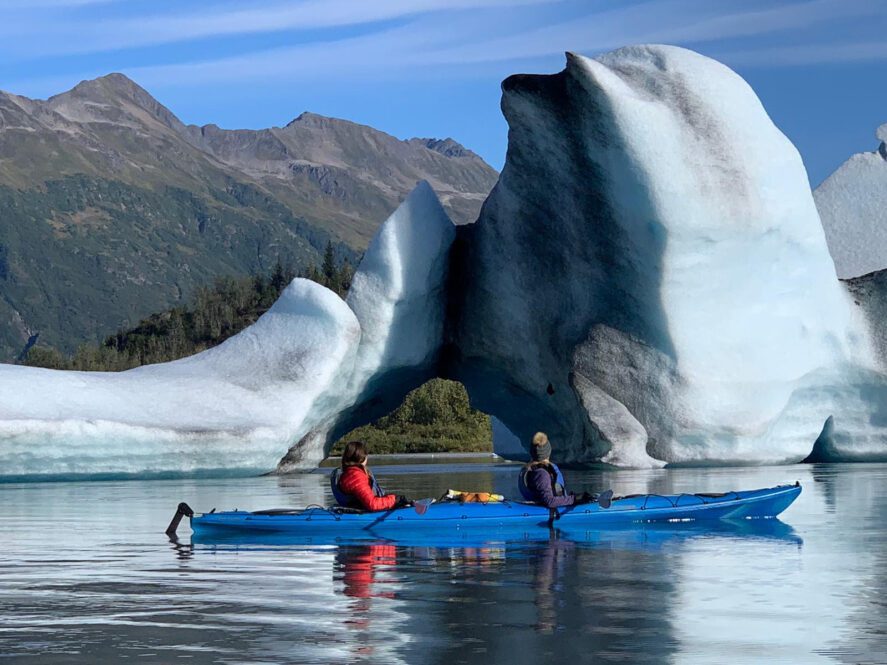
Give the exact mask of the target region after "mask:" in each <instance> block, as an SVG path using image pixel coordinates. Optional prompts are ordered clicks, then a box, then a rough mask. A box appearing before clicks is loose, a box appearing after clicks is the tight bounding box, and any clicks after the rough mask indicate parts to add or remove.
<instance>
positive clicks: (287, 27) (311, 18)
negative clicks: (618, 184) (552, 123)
mask: <svg viewBox="0 0 887 665" xmlns="http://www.w3.org/2000/svg"><path fill="white" fill-rule="evenodd" d="M158 1H161V2H162V0H158ZM884 3H885V0H717V1H716V2H715V1H712V0H298V1H288V2H283V1H282V0H256V1H254V2H250V3H236V4H232V3H231V2H228V1H227V0H207V1H206V2H202V3H200V4H199V5H198V9H195V8H194V7H195V5H194V4H193V3H192V4H186V5H184V6H185V7H186V9H181V6H182V5H181V4H178V3H176V4H172V5H169V6H171V7H173V10H171V11H168V12H166V13H158V11H159V10H158V9H156V7H157V5H155V4H153V3H150V4H149V3H141V2H137V3H134V4H131V3H129V2H126V3H122V2H119V1H116V2H115V1H114V0H29V5H28V6H30V7H33V8H34V9H33V12H37V13H39V15H40V17H42V18H41V20H40V21H37V20H33V16H31V14H29V10H26V9H24V8H23V7H24V6H25V3H24V0H6V2H4V0H0V12H2V10H3V9H4V8H6V7H14V8H16V9H15V10H14V11H9V12H6V14H7V18H10V17H11V18H10V20H3V18H4V16H3V14H2V13H0V73H2V71H3V64H2V62H3V61H5V62H6V63H7V64H6V67H7V68H8V69H10V70H11V68H12V67H14V66H15V65H14V64H9V63H17V62H18V63H28V62H29V61H39V62H41V63H46V62H50V63H52V62H53V59H55V61H57V62H58V63H60V65H61V66H63V68H64V69H66V70H67V71H71V69H72V67H75V66H78V65H76V64H71V63H78V62H82V63H84V64H82V65H79V67H80V69H79V70H78V71H77V72H76V75H78V76H80V77H81V78H82V77H88V76H92V75H99V74H103V73H106V72H107V71H109V70H112V69H113V70H123V71H125V72H126V73H128V74H130V75H132V76H134V77H135V78H137V79H138V80H140V81H143V82H145V83H146V84H149V85H154V86H162V85H175V84H189V85H202V84H212V83H214V82H218V81H228V82H232V81H250V80H261V79H274V80H279V81H281V82H284V81H285V82H298V81H309V80H317V79H320V78H329V77H336V78H337V79H340V80H347V79H349V78H352V79H360V80H382V79H385V78H390V77H394V76H398V77H400V76H407V75H408V76H411V77H419V78H422V77H424V78H428V77H437V76H450V77H470V76H478V75H480V74H483V73H487V74H490V73H495V74H497V75H498V74H499V73H501V72H502V71H506V72H507V71H508V70H509V69H513V68H515V67H518V66H521V67H523V66H524V65H526V66H528V67H532V66H533V65H534V63H535V64H537V65H542V66H543V67H550V65H551V60H552V58H553V57H555V58H559V57H560V54H562V53H563V51H565V50H571V51H578V52H581V53H587V54H591V55H593V54H596V53H599V52H602V51H606V50H610V49H613V48H616V47H618V46H622V45H625V44H633V43H650V42H658V43H672V44H682V45H686V46H690V47H696V48H700V49H701V50H703V51H706V52H708V53H711V54H713V55H716V56H717V57H719V58H720V59H721V60H723V61H725V62H726V63H727V64H733V65H745V66H783V65H796V64H807V63H821V62H849V61H856V60H873V59H882V58H887V55H885V48H887V47H885V45H884V44H885V40H883V39H882V38H881V35H882V34H884V29H885V28H887V24H885V17H884V14H885V12H884ZM50 6H57V7H66V8H67V11H65V12H58V14H59V16H56V13H55V12H53V11H51V10H49V9H47V7H50ZM40 7H42V8H43V9H40ZM103 8H104V9H103ZM29 17H30V19H29ZM72 17H73V18H72ZM879 21H880V23H879ZM835 24H843V25H847V24H850V25H854V26H856V28H857V32H858V33H863V34H864V37H865V38H862V39H859V41H858V42H855V43H847V44H843V43H841V44H833V43H832V41H831V40H832V38H831V36H830V33H831V27H832V26H833V25H835ZM879 25H880V29H879V28H878V26H879ZM866 31H868V32H866ZM266 34H267V35H269V37H268V38H267V39H265V38H264V37H263V38H261V39H254V38H249V36H250V35H266ZM272 35H273V37H272ZM259 44H274V45H275V46H274V47H273V48H269V47H267V46H265V47H264V48H258V45H259ZM209 54H212V55H209ZM108 62H113V63H114V64H113V65H110V66H109V65H108V64H105V63H108ZM17 71H25V72H26V71H28V70H27V68H26V67H21V66H20V67H18V69H17ZM52 75H53V76H54V77H56V78H57V76H58V72H56V71H53V72H52ZM73 76H74V75H73V74H72V77H73ZM33 78H34V77H33V76H31V80H33ZM31 89H33V87H32V88H31Z"/></svg>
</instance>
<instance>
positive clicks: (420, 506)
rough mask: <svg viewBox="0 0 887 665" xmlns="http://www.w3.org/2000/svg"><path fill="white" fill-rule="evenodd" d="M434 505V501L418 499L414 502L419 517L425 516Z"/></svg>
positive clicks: (414, 508)
mask: <svg viewBox="0 0 887 665" xmlns="http://www.w3.org/2000/svg"><path fill="white" fill-rule="evenodd" d="M432 503H434V499H417V500H416V501H413V510H415V511H416V514H417V515H424V514H425V513H426V512H427V511H428V506H430V505H431V504H432Z"/></svg>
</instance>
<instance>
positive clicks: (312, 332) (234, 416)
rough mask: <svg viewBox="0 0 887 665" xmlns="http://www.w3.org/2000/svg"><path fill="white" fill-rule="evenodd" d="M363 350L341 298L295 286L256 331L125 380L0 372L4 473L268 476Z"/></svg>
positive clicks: (128, 374) (301, 283) (11, 368)
mask: <svg viewBox="0 0 887 665" xmlns="http://www.w3.org/2000/svg"><path fill="white" fill-rule="evenodd" d="M359 342H360V324H359V323H358V321H357V317H355V315H354V313H353V312H352V311H351V310H350V309H349V308H348V306H347V305H346V304H345V303H344V302H343V301H342V300H341V299H340V298H339V297H338V296H337V295H336V294H335V293H333V292H332V291H329V290H328V289H326V288H324V287H323V286H320V285H319V284H315V283H314V282H311V281H309V280H305V279H296V280H294V281H293V282H292V284H290V285H289V286H288V287H287V288H286V289H285V290H284V292H283V293H282V294H281V296H280V298H279V299H278V300H277V302H275V303H274V305H273V306H272V307H271V308H270V309H269V310H268V311H267V312H266V313H265V314H264V315H263V316H262V317H261V318H260V319H259V320H258V321H256V323H254V324H253V325H252V326H250V327H249V328H247V329H246V330H244V331H242V332H241V333H240V334H238V335H235V336H234V337H231V338H230V339H228V340H226V341H225V342H223V343H222V344H220V345H219V346H217V347H214V348H212V349H209V350H207V351H204V352H202V353H199V354H196V355H194V356H191V357H189V358H184V359H182V360H177V361H174V362H169V363H161V364H156V365H146V366H143V367H138V368H135V369H131V370H128V371H125V372H72V371H60V370H50V369H40V368H34V367H23V366H16V365H0V394H2V395H3V399H2V400H0V475H4V476H26V475H57V476H65V475H73V474H90V475H94V474H134V475H146V474H152V473H170V472H182V473H199V472H201V471H212V470H220V469H224V470H229V471H230V470H237V471H240V472H259V471H267V470H268V469H270V468H274V465H275V464H276V463H277V461H278V460H279V459H280V457H281V455H282V454H283V453H284V452H285V451H286V443H285V442H287V441H291V440H292V438H293V437H294V436H296V435H297V434H298V432H299V431H300V430H301V429H303V428H306V427H310V426H312V424H313V423H314V422H315V420H316V418H317V417H318V413H321V412H322V411H323V407H324V404H325V403H327V402H329V400H330V388H331V386H336V385H339V384H341V383H342V382H344V381H347V380H348V377H349V376H350V374H351V372H352V370H353V366H354V359H355V356H356V353H357V347H358V344H359Z"/></svg>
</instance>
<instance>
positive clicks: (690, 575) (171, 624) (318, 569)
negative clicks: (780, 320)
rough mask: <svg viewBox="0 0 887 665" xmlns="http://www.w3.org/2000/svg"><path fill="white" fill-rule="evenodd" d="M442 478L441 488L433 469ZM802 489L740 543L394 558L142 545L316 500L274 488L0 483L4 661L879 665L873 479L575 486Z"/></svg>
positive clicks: (488, 543)
mask: <svg viewBox="0 0 887 665" xmlns="http://www.w3.org/2000/svg"><path fill="white" fill-rule="evenodd" d="M436 470H437V471H438V472H443V471H444V469H441V468H438V469H436ZM378 471H379V472H380V476H381V477H382V479H383V481H384V482H385V484H386V485H387V486H388V487H389V489H391V490H392V491H397V492H406V493H408V494H410V495H412V496H425V495H428V496H435V495H437V494H439V493H441V492H442V491H443V490H445V489H447V488H448V487H455V488H458V489H477V490H487V491H490V490H492V491H499V492H505V493H509V494H510V493H513V490H512V483H513V474H514V469H513V468H508V469H498V468H495V467H492V466H488V465H481V466H478V467H474V468H461V467H460V468H458V471H459V472H458V473H456V474H453V473H451V474H448V475H443V474H442V473H441V475H439V476H438V475H431V474H427V473H420V471H421V469H418V468H416V467H401V468H398V469H394V470H391V472H388V471H387V470H384V469H378ZM795 479H799V480H801V482H802V484H804V486H805V492H804V494H802V496H801V498H800V499H799V501H798V502H797V503H796V505H795V506H793V507H792V508H791V509H790V510H789V511H788V512H787V513H786V514H785V516H784V521H785V523H781V522H778V521H768V522H759V523H750V524H749V523H747V524H744V525H740V526H735V525H729V524H720V525H717V526H705V527H701V526H699V525H685V524H679V525H675V526H672V527H649V526H648V527H646V528H628V529H619V530H609V531H589V532H585V531H580V532H576V533H564V532H560V531H558V530H555V531H552V532H548V531H545V530H543V529H538V530H535V531H532V532H518V533H505V534H503V533H480V534H477V533H475V534H471V533H450V534H447V533H436V534H432V535H431V536H430V537H422V538H420V539H414V540H412V541H409V540H408V541H407V542H404V543H391V542H387V541H384V540H381V539H377V538H375V537H374V536H373V535H372V534H369V535H368V536H367V539H365V540H362V541H354V540H351V541H338V542H335V541H319V540H314V541H311V540H292V539H289V540H288V539H285V538H283V539H281V538H277V539H273V538H272V539H270V540H267V539H266V540H260V541H254V542H213V543H200V542H195V543H192V542H191V539H190V537H189V536H188V530H187V528H185V529H183V537H182V539H181V542H179V543H173V544H170V543H168V542H166V540H165V539H164V537H163V536H162V535H161V533H160V532H162V530H163V528H164V527H165V525H166V522H167V521H168V519H169V517H170V514H171V512H172V511H173V510H174V508H175V505H176V503H177V502H178V501H179V500H186V501H188V502H189V503H191V504H192V505H193V506H195V507H197V508H198V509H205V510H208V509H209V508H212V507H218V508H219V509H227V508H234V507H239V508H243V509H251V508H260V507H261V508H267V507H278V506H288V505H289V506H293V505H305V504H307V503H322V502H328V501H329V500H330V499H329V496H328V489H327V487H326V479H325V477H323V476H321V475H308V476H300V477H296V478H289V479H275V478H257V479H240V480H230V479H229V480H217V481H213V480H201V481H182V480H179V481H153V482H119V483H115V482H110V483H61V484H40V485H36V484H35V485H0V501H2V505H3V506H4V511H5V513H6V516H7V525H6V527H7V528H6V536H7V540H6V546H5V548H4V549H3V550H2V551H0V607H2V612H0V654H2V655H4V656H6V657H8V658H9V660H10V661H12V662H35V663H36V662H39V663H54V662H95V661H99V660H106V661H109V662H116V661H118V660H120V659H122V658H125V657H133V658H134V657H139V660H140V661H141V662H163V663H169V662H176V661H179V660H182V661H185V662H197V663H203V662H244V661H250V662H256V661H259V662H294V663H307V662H316V663H346V662H373V663H376V662H409V663H451V662H452V663H489V662H509V661H512V662H514V663H518V662H532V661H538V662H549V661H551V660H552V659H555V658H557V659H562V658H568V659H573V660H578V661H579V662H591V661H596V660H602V661H607V660H615V661H623V662H632V663H661V662H700V663H710V662H722V661H724V660H725V659H726V660H728V661H731V662H760V661H767V662H787V663H788V662H793V663H794V662H804V663H810V662H818V661H821V662H836V661H837V662H848V663H850V662H883V661H884V656H883V654H884V653H885V643H884V635H885V630H887V619H885V612H884V609H885V608H884V592H885V591H887V559H885V545H887V529H885V526H884V525H885V522H887V483H885V480H887V465H865V466H863V465H859V466H816V467H805V466H798V467H775V468H764V469H718V470H699V469H686V470H672V471H668V470H666V471H655V472H609V473H607V472H593V473H592V472H586V473H571V474H568V482H571V483H573V484H574V485H579V484H582V485H587V486H588V487H589V488H591V489H600V488H602V487H608V486H611V487H613V488H614V489H615V490H616V491H617V492H618V493H622V494H627V493H632V492H645V491H654V492H662V493H665V492H673V491H677V492H680V491H688V490H696V491H718V490H724V489H729V488H736V487H758V486H767V485H774V484H778V483H780V482H787V481H793V480H795Z"/></svg>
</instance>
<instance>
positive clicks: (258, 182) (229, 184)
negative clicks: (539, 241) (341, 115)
mask: <svg viewBox="0 0 887 665" xmlns="http://www.w3.org/2000/svg"><path fill="white" fill-rule="evenodd" d="M496 179H497V173H496V171H495V170H494V169H492V168H491V167H490V166H488V165H487V164H486V163H484V161H483V160H482V159H480V157H478V156H477V155H476V154H474V153H473V152H471V151H470V150H467V149H466V148H464V147H462V146H461V145H459V144H458V143H456V142H455V141H453V140H451V139H444V140H439V139H409V140H405V141H404V140H400V139H397V138H395V137H393V136H390V135H388V134H385V133H384V132H380V131H378V130H375V129H373V128H371V127H367V126H364V125H358V124H356V123H352V122H348V121H345V120H338V119H335V118H327V117H323V116H320V115H316V114H312V113H303V114H301V115H300V116H298V117H297V118H296V119H295V120H293V121H292V122H290V123H289V124H288V125H286V126H285V127H272V128H270V129H260V130H225V129H220V128H219V127H217V126H215V125H206V126H204V127H196V126H193V125H185V124H184V123H182V122H181V121H180V120H179V119H178V118H177V117H176V116H175V115H174V114H173V113H172V112H171V111H170V110H169V109H167V108H166V107H165V106H163V105H162V104H161V103H160V102H158V101H157V100H156V99H154V98H153V97H152V96H151V95H150V94H149V93H148V92H147V91H145V90H144V89H143V88H141V87H140V86H138V85H137V84H136V83H134V82H133V81H131V80H130V79H129V78H127V77H126V76H124V75H122V74H110V75H108V76H103V77H101V78H98V79H95V80H91V81H84V82H82V83H80V84H79V85H77V86H76V87H74V88H73V89H71V90H69V91H68V92H65V93H62V94H59V95H56V96H54V97H50V98H49V99H47V100H45V101H42V100H34V99H28V98H26V97H21V96H18V95H14V94H10V93H6V92H0V360H11V359H14V358H15V357H16V356H17V355H18V354H19V353H20V352H21V350H22V349H23V348H24V346H25V345H26V343H27V342H28V340H29V339H31V340H32V341H33V339H34V336H35V335H39V340H40V341H41V342H42V343H46V344H49V345H51V346H55V347H58V348H60V349H62V350H67V351H70V350H72V348H73V347H75V346H76V345H77V344H78V343H80V342H82V341H86V340H96V339H98V338H100V337H101V336H103V335H106V334H108V333H110V332H113V331H114V330H116V329H117V328H118V327H120V326H125V325H128V324H131V323H133V322H134V321H137V320H139V319H140V318H142V317H144V316H146V315H148V314H150V313H152V312H155V311H160V310H163V309H165V308H168V307H170V306H171V305H175V304H176V303H178V302H180V301H182V300H183V299H186V298H188V297H189V296H190V295H191V294H192V293H193V291H194V289H195V287H197V286H199V285H203V284H207V283H208V282H210V281H212V279H213V278H214V277H216V276H219V275H226V274H227V275H232V274H237V275H242V274H249V273H251V272H257V271H267V270H269V269H270V268H271V267H272V266H273V265H274V264H275V263H276V262H277V261H278V260H280V261H282V262H284V263H288V264H290V265H292V266H293V267H295V268H300V267H303V266H305V265H308V264H310V263H319V262H320V254H321V253H322V252H323V250H324V248H325V246H326V244H327V243H328V242H332V243H333V245H334V247H335V248H336V251H337V253H338V254H339V256H340V257H345V258H349V259H351V260H354V259H355V258H356V257H357V255H358V254H359V253H360V252H361V251H362V250H363V249H364V248H365V247H366V244H367V242H368V241H369V239H370V238H371V237H372V235H373V233H374V232H375V230H376V228H377V227H378V226H379V224H381V222H382V221H383V220H384V219H385V218H386V217H387V216H388V215H389V214H390V213H391V212H392V211H393V210H394V209H395V208H396V207H397V205H398V204H399V203H400V201H401V200H402V199H403V198H404V197H405V196H406V194H407V193H408V192H409V191H410V190H411V189H412V188H413V187H414V186H415V184H416V182H417V181H418V180H427V181H428V182H429V183H430V184H431V185H432V187H434V189H435V190H436V191H437V193H438V194H439V196H440V198H441V201H442V202H443V204H444V207H445V208H446V210H447V212H448V213H449V214H450V215H451V217H452V218H453V220H454V221H456V222H457V223H467V222H471V221H474V219H475V218H476V217H477V214H478V211H479V210H480V206H481V204H482V202H483V200H484V199H485V198H486V195H487V193H488V192H489V190H490V189H491V188H492V187H493V185H494V184H495V182H496Z"/></svg>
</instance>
